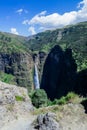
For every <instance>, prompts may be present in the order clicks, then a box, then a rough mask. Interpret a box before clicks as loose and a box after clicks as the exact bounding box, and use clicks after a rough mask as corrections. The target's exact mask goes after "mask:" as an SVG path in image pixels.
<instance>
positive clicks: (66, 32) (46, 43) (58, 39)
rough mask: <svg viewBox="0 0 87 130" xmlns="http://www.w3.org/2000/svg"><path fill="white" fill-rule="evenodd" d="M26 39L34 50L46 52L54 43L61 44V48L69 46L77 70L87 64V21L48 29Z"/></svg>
mask: <svg viewBox="0 0 87 130" xmlns="http://www.w3.org/2000/svg"><path fill="white" fill-rule="evenodd" d="M27 39H28V41H27V43H26V44H27V46H28V47H29V48H30V49H31V50H33V51H35V52H38V51H44V52H46V53H48V52H49V51H50V50H51V48H53V47H54V46H55V45H59V46H61V47H62V49H63V50H65V49H66V48H71V49H72V51H73V56H74V58H75V60H76V63H77V65H78V71H79V70H82V69H85V68H86V66H87V51H86V50H87V22H82V23H78V24H75V25H71V26H66V27H64V28H61V29H56V30H51V31H50V30H48V31H45V32H42V33H38V34H36V35H34V36H32V37H28V38H27Z"/></svg>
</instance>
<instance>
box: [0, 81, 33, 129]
mask: <svg viewBox="0 0 87 130" xmlns="http://www.w3.org/2000/svg"><path fill="white" fill-rule="evenodd" d="M32 110H33V106H32V104H31V101H30V99H29V96H28V92H27V89H25V88H22V87H17V86H15V85H9V84H6V83H3V82H0V128H1V127H2V126H3V125H4V124H6V123H7V122H10V121H12V120H14V119H18V118H19V117H21V118H22V117H25V116H27V115H28V114H29V113H30V112H31V111H32Z"/></svg>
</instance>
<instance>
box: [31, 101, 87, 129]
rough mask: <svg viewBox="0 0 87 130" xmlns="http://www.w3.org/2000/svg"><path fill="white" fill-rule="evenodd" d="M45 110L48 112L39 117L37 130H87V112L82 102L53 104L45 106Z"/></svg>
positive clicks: (36, 125)
mask: <svg viewBox="0 0 87 130" xmlns="http://www.w3.org/2000/svg"><path fill="white" fill-rule="evenodd" d="M42 111H43V110H42ZM44 111H46V112H47V111H48V113H46V114H41V115H39V116H38V117H37V120H36V122H35V124H34V127H35V129H36V130H87V114H85V110H84V108H83V106H82V105H80V104H71V103H70V104H66V105H64V106H60V107H58V106H52V107H47V108H44ZM51 111H52V112H53V111H54V112H55V114H54V113H52V112H51ZM50 112H51V113H50Z"/></svg>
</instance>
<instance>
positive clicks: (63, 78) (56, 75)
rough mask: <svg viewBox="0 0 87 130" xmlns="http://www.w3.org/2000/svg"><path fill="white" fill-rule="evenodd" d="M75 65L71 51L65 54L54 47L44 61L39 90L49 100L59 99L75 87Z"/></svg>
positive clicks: (68, 50)
mask: <svg viewBox="0 0 87 130" xmlns="http://www.w3.org/2000/svg"><path fill="white" fill-rule="evenodd" d="M76 71H77V65H76V63H75V60H74V59H73V57H72V50H71V49H67V50H66V51H65V52H64V51H63V50H62V49H61V48H60V47H59V46H58V45H56V46H55V47H54V48H53V49H52V50H51V52H50V53H49V54H48V57H47V59H46V61H45V65H44V69H43V75H42V81H41V88H42V89H44V90H45V91H46V92H47V94H48V97H49V98H50V99H52V100H53V99H54V98H60V97H61V96H64V95H66V94H67V93H68V92H69V91H73V90H74V87H75V80H76Z"/></svg>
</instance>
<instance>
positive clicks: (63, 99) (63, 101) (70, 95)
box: [53, 92, 78, 105]
mask: <svg viewBox="0 0 87 130" xmlns="http://www.w3.org/2000/svg"><path fill="white" fill-rule="evenodd" d="M77 98H78V95H77V94H75V93H73V92H69V93H68V94H67V95H66V96H63V97H61V98H60V99H55V100H54V101H53V105H57V104H58V105H64V104H67V103H74V102H75V101H76V99H77Z"/></svg>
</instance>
